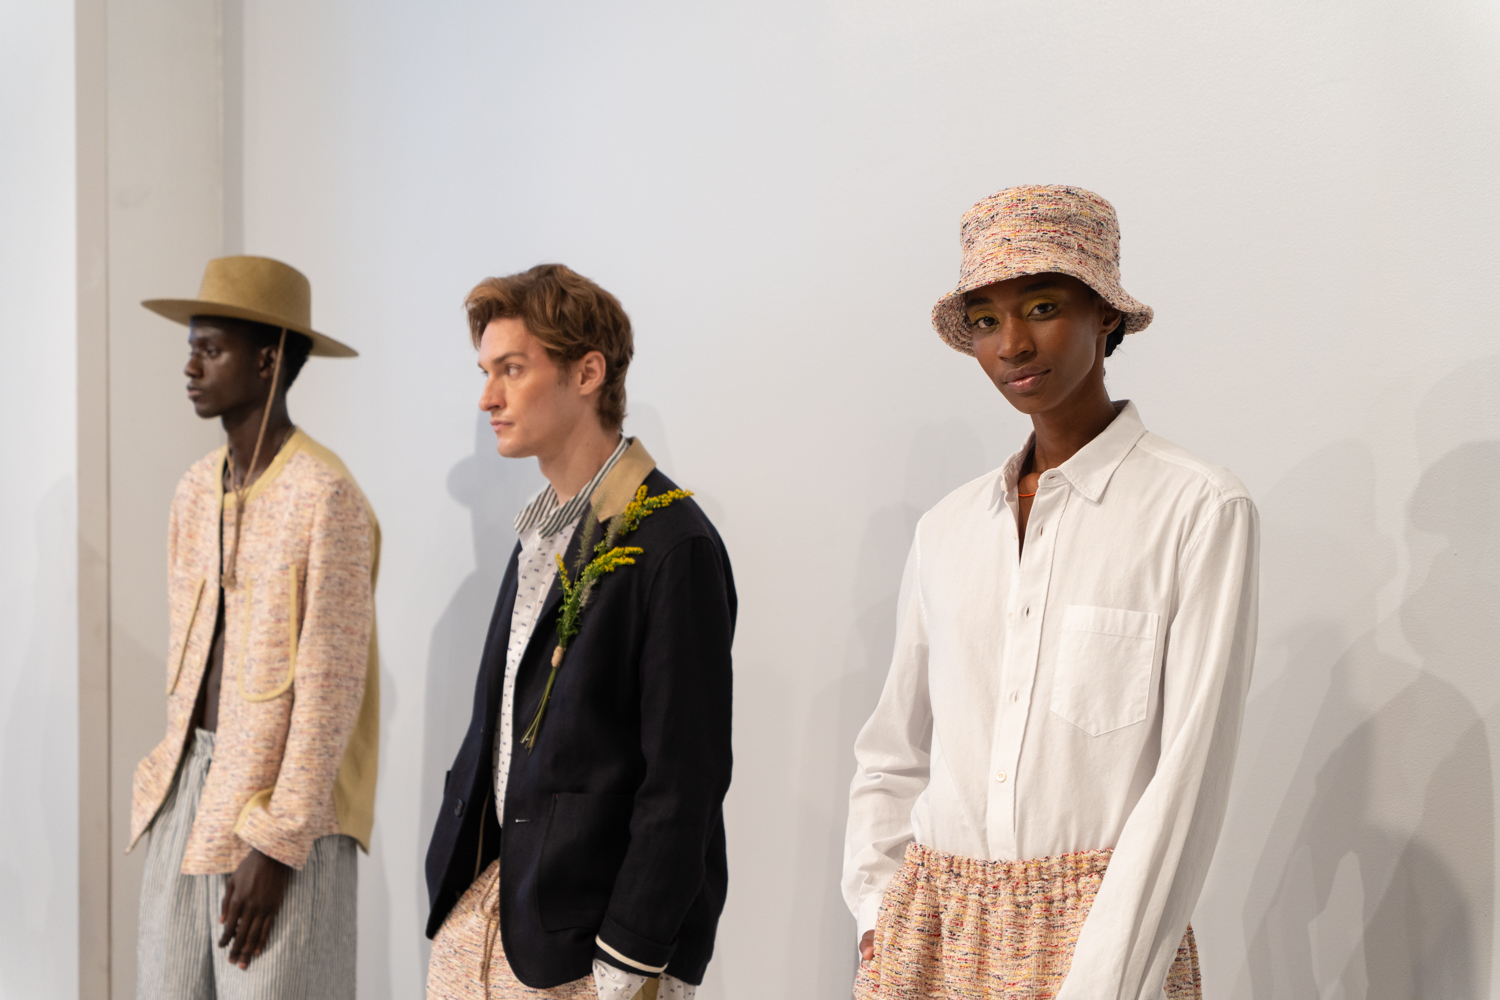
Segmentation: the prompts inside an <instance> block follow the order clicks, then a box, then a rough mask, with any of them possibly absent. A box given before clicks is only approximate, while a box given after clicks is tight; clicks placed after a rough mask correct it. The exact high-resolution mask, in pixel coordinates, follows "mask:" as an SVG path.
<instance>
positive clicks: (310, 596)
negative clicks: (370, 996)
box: [235, 484, 374, 869]
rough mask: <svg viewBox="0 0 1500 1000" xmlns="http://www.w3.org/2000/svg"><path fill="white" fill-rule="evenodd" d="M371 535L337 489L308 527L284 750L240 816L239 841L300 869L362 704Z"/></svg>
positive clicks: (355, 501)
mask: <svg viewBox="0 0 1500 1000" xmlns="http://www.w3.org/2000/svg"><path fill="white" fill-rule="evenodd" d="M373 545H374V540H373V527H372V525H371V523H370V517H369V514H368V511H367V509H366V507H365V505H364V501H363V498H362V497H361V496H360V495H359V494H358V491H357V490H355V489H353V488H351V487H350V486H348V485H347V484H340V485H339V486H338V487H336V488H335V489H334V490H332V491H331V492H330V493H329V494H327V495H326V496H325V497H324V498H323V499H322V500H321V501H320V503H319V506H318V509H317V512H316V514H315V516H314V519H313V528H312V540H311V545H310V548H309V551H308V559H307V570H306V583H305V585H304V586H303V588H302V592H303V594H304V595H305V609H304V610H303V613H302V625H301V628H300V630H298V635H297V642H296V658H295V666H294V672H293V680H294V684H293V688H292V695H293V698H294V701H293V706H292V712H291V719H290V724H289V726H288V729H287V738H286V748H285V751H284V752H283V754H282V759H281V767H280V771H279V773H278V774H277V777H276V784H275V787H274V789H273V790H272V791H271V794H270V795H269V797H265V796H264V794H263V793H262V794H261V795H257V796H256V797H254V798H252V799H251V801H250V803H249V805H248V806H247V807H246V810H245V813H244V815H243V816H242V818H241V820H240V823H239V824H238V825H237V829H236V831H235V832H236V833H238V835H239V837H240V839H242V840H243V841H245V842H246V843H247V844H249V845H250V846H251V847H254V848H255V849H257V850H259V851H260V852H261V853H262V854H266V855H268V856H270V857H273V858H275V859H276V860H278V861H281V862H283V863H285V864H288V865H291V866H292V867H293V868H298V869H300V868H301V867H302V866H303V864H304V863H305V862H306V860H307V855H308V852H309V851H311V850H312V845H313V841H314V840H315V839H316V836H317V832H318V831H315V830H313V829H312V828H311V824H312V823H313V822H315V820H316V819H317V818H318V817H320V816H322V815H323V807H324V805H325V804H326V803H327V802H328V801H329V800H330V799H331V797H332V792H333V785H334V780H335V778H336V777H337V774H338V769H339V765H340V763H341V762H342V760H343V756H344V749H345V747H346V746H347V745H348V742H349V737H350V734H351V733H352V732H353V730H354V724H355V719H356V717H357V716H358V714H359V710H360V703H361V701H362V700H363V697H364V690H365V676H366V670H367V667H368V663H369V653H370V632H371V629H372V628H373V622H374V600H373V596H372V580H371V561H372V558H373Z"/></svg>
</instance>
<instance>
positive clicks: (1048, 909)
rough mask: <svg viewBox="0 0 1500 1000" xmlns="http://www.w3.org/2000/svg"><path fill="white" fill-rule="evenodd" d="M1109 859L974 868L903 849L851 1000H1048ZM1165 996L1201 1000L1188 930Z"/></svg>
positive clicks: (925, 850) (1066, 858) (1092, 854)
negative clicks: (872, 947) (872, 952)
mask: <svg viewBox="0 0 1500 1000" xmlns="http://www.w3.org/2000/svg"><path fill="white" fill-rule="evenodd" d="M1110 853H1111V852H1109V851H1081V852H1079V853H1077V854H1063V855H1060V856H1058V857H1052V858H1038V859H1035V860H1032V861H978V860H975V859H973V858H965V857H960V856H959V855H956V854H948V853H945V852H943V851H937V850H934V849H932V848H930V847H923V846H922V845H920V844H910V845H908V846H907V848H906V861H905V863H904V864H903V865H902V866H901V869H900V871H898V872H897V873H896V877H895V878H894V879H892V880H891V884H890V885H889V886H888V887H887V888H886V891H885V897H884V898H883V899H882V900H881V903H880V915H879V917H877V918H876V923H875V957H874V958H872V959H870V960H869V961H868V962H862V963H860V967H859V974H858V976H856V978H855V981H854V996H855V1000H897V998H900V1000H960V998H962V1000H978V998H982V997H983V998H995V1000H1002V998H1003V1000H1051V998H1052V997H1055V996H1056V995H1057V991H1058V990H1059V989H1061V988H1062V984H1063V980H1064V979H1066V978H1067V975H1068V969H1069V967H1070V966H1071V965H1072V963H1073V946H1074V945H1075V944H1077V943H1078V934H1079V932H1080V931H1082V930H1083V922H1084V919H1085V918H1087V917H1088V915H1089V909H1090V908H1091V907H1092V906H1093V903H1094V897H1095V896H1096V895H1098V893H1099V886H1100V884H1101V883H1102V882H1103V881H1104V871H1105V869H1106V868H1107V867H1108V865H1109V858H1110ZM1164 995H1165V996H1166V997H1167V998H1168V1000H1201V997H1202V995H1203V994H1202V986H1201V984H1200V980H1199V975H1198V946H1197V944H1196V943H1195V942H1194V940H1193V929H1192V928H1191V927H1189V928H1188V929H1187V933H1186V934H1185V935H1183V938H1182V943H1181V944H1180V945H1179V946H1178V948H1177V957H1176V959H1175V960H1174V961H1173V963H1172V968H1171V970H1170V971H1169V972H1168V974H1167V981H1166V984H1165V986H1164Z"/></svg>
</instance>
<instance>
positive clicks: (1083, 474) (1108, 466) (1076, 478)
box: [992, 400, 1146, 504]
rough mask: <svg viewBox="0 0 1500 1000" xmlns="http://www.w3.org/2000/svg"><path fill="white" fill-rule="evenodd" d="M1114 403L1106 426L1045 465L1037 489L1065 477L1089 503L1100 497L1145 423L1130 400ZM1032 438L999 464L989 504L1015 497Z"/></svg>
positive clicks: (1143, 430) (1142, 432)
mask: <svg viewBox="0 0 1500 1000" xmlns="http://www.w3.org/2000/svg"><path fill="white" fill-rule="evenodd" d="M1115 406H1116V416H1115V419H1114V420H1112V421H1110V424H1109V426H1108V427H1106V428H1104V430H1102V431H1100V432H1099V434H1098V436H1097V437H1095V438H1094V440H1092V441H1090V442H1089V443H1088V444H1086V445H1084V446H1083V447H1082V448H1080V449H1078V452H1077V453H1076V454H1075V455H1074V456H1073V457H1072V458H1070V459H1068V460H1067V461H1066V462H1064V463H1063V464H1062V465H1059V466H1058V467H1057V468H1055V469H1048V470H1047V471H1046V472H1045V473H1044V474H1043V475H1042V481H1041V483H1040V484H1039V485H1038V487H1037V488H1038V489H1041V488H1044V487H1046V486H1048V485H1049V484H1051V483H1054V482H1057V481H1059V480H1066V481H1067V482H1068V483H1070V484H1071V485H1072V487H1073V488H1074V489H1075V490H1077V491H1078V492H1080V493H1082V494H1083V495H1084V496H1085V497H1087V498H1088V499H1089V502H1090V503H1098V502H1099V501H1100V499H1101V498H1103V496H1104V488H1105V487H1106V486H1108V485H1109V481H1110V478H1111V477H1113V476H1114V474H1115V470H1116V469H1118V468H1119V467H1120V463H1121V462H1123V461H1125V456H1126V455H1128V454H1130V451H1131V449H1133V448H1134V447H1135V445H1136V442H1137V441H1139V440H1140V439H1141V438H1142V437H1143V436H1144V435H1145V433H1146V425H1145V424H1143V423H1141V414H1140V411H1139V410H1137V409H1136V406H1135V404H1134V403H1132V402H1131V401H1130V400H1125V401H1124V402H1123V403H1117V404H1115ZM1035 441H1036V435H1035V434H1032V435H1031V436H1029V437H1028V438H1027V439H1026V444H1025V445H1023V446H1022V447H1021V450H1020V451H1018V452H1016V453H1015V454H1014V455H1012V456H1011V457H1010V458H1009V459H1008V460H1007V461H1006V463H1005V465H1004V467H1002V468H1001V470H1000V479H999V481H998V482H997V483H996V484H995V486H996V489H995V493H996V496H995V497H994V499H993V501H992V504H1000V503H1007V502H1010V501H1013V500H1015V499H1017V495H1016V482H1017V480H1019V479H1020V478H1021V467H1022V466H1023V465H1025V463H1026V456H1027V455H1028V454H1029V453H1030V452H1031V446H1032V444H1033V442H1035Z"/></svg>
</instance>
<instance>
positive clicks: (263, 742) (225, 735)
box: [127, 430, 380, 875]
mask: <svg viewBox="0 0 1500 1000" xmlns="http://www.w3.org/2000/svg"><path fill="white" fill-rule="evenodd" d="M225 456H226V449H225V448H219V449H218V450H217V451H215V452H213V453H212V454H210V455H209V456H208V457H206V458H204V459H202V460H201V461H199V462H197V463H196V464H194V465H193V467H192V468H190V469H189V470H188V471H187V474H186V475H184V476H183V477H182V481H181V482H180V483H178V484H177V493H176V496H175V497H174V498H173V500H172V513H171V519H170V523H169V527H168V533H167V547H168V560H167V565H168V568H167V588H168V606H169V614H170V623H171V643H170V646H169V647H168V649H169V652H168V654H167V664H166V667H167V670H166V691H167V732H166V736H165V737H164V738H163V739H162V741H161V743H159V744H158V745H157V747H156V749H154V750H152V751H151V753H150V754H149V755H147V756H146V758H145V759H144V760H142V761H141V762H140V764H139V766H137V767H136V771H135V782H134V795H133V798H132V801H131V807H130V847H132V848H133V847H134V846H135V844H136V843H137V841H139V840H140V837H141V834H143V833H145V831H146V830H147V829H148V828H149V827H150V825H151V821H152V819H153V818H154V817H155V816H156V813H157V810H158V809H160V808H161V804H162V802H163V801H164V800H165V799H166V797H167V794H168V792H169V791H171V788H172V781H173V778H174V776H175V774H176V772H177V766H178V763H179V761H180V760H181V758H182V754H183V750H184V748H185V745H186V742H187V740H188V739H189V738H190V736H191V734H190V733H189V732H188V727H189V726H190V725H191V724H192V718H193V708H194V706H195V704H196V703H197V700H198V688H199V685H200V684H201V683H202V681H203V677H204V674H205V672H206V669H207V666H208V654H209V647H210V646H211V644H212V643H213V636H214V622H215V619H216V617H217V616H216V608H217V606H218V600H219V575H220V572H219V571H220V558H221V557H220V531H221V530H222V531H223V540H224V543H223V548H224V549H226V550H227V549H228V547H229V545H230V544H231V540H232V538H233V537H234V504H233V502H232V500H231V502H229V503H225V494H224V486H223V482H224V480H223V469H224V461H225ZM379 560H380V526H379V524H378V523H377V522H376V520H375V514H374V512H373V511H372V510H371V509H370V505H369V503H368V502H367V501H366V500H365V496H364V494H363V493H362V492H360V489H359V487H358V486H357V485H356V484H355V482H354V479H353V478H352V477H351V476H350V475H349V471H348V470H347V469H345V468H344V464H343V463H342V462H340V461H339V460H338V458H337V456H335V455H334V454H333V453H332V452H330V451H328V449H326V448H324V447H322V446H321V445H319V444H317V443H316V442H314V441H313V440H312V439H311V438H310V437H308V436H307V435H306V434H304V433H302V431H300V430H298V431H295V432H294V433H293V434H292V436H291V437H290V438H288V439H287V442H286V443H285V444H284V445H283V446H282V448H281V450H280V452H279V453H278V454H277V455H276V458H275V459H274V460H273V461H272V462H271V465H270V466H269V467H268V468H267V469H266V471H265V472H264V473H262V474H261V476H260V478H259V479H257V480H256V481H255V483H254V484H252V486H251V488H250V490H249V491H248V494H247V497H246V502H245V511H244V515H243V520H242V523H241V527H240V548H239V556H238V563H237V566H236V571H235V572H236V578H237V583H236V586H235V587H234V588H233V589H231V590H228V591H227V592H226V593H225V595H224V598H225V600H224V673H223V682H222V685H221V687H220V693H219V722H218V732H217V734H216V736H215V740H214V759H213V764H212V765H211V766H210V768H209V772H208V778H207V780H206V781H205V783H204V786H203V796H202V799H201V801H200V803H199V806H198V813H197V818H196V819H195V820H194V822H193V829H192V833H191V834H190V836H189V839H188V845H187V851H186V853H185V855H184V856H183V862H182V871H183V874H185V875H209V874H217V873H224V872H232V871H234V869H235V868H236V867H238V865H239V863H240V862H241V861H243V860H244V858H245V856H246V855H247V854H249V853H250V848H252V847H254V848H255V849H257V850H259V851H260V852H261V853H262V854H266V855H268V856H270V857H273V858H275V859H276V860H278V861H281V862H283V863H285V864H288V865H291V866H292V867H293V868H298V869H300V868H302V866H303V865H304V864H305V863H306V860H307V855H308V852H309V851H311V850H312V845H313V841H315V840H316V839H317V838H319V837H322V836H325V835H328V834H333V833H345V834H348V835H349V836H351V837H353V838H354V839H355V840H357V841H358V842H359V843H360V845H361V846H362V847H363V848H364V849H365V850H366V851H368V850H369V842H370V828H371V825H372V824H373V822H374V802H375V772H376V753H377V745H378V737H379V729H378V727H379V717H380V695H379V663H378V655H377V651H376V642H375V603H374V589H375V576H376V573H377V571H378V569H379ZM127 849H128V848H127Z"/></svg>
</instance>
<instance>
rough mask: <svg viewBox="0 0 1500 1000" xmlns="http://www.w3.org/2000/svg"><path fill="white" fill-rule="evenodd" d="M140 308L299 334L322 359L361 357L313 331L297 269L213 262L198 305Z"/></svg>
mask: <svg viewBox="0 0 1500 1000" xmlns="http://www.w3.org/2000/svg"><path fill="white" fill-rule="evenodd" d="M141 305H143V306H145V307H146V308H147V309H150V310H151V311H152V312H154V313H156V314H157V315H159V316H165V317H166V318H167V319H170V320H173V321H175V322H178V323H182V324H187V323H191V322H192V320H193V317H194V316H225V317H228V318H230V319H248V320H254V321H255V322H257V323H265V324H268V325H270V326H279V327H282V328H283V329H286V330H292V331H294V332H296V333H300V334H302V335H303V336H305V337H307V338H309V339H310V340H311V341H312V342H313V346H312V353H313V354H315V355H318V356H320V357H327V358H354V357H358V356H359V352H358V351H356V350H355V349H354V348H352V347H350V346H349V345H348V344H341V343H339V342H338V341H337V340H334V339H333V338H332V337H330V336H328V335H327V334H324V333H319V332H318V331H316V330H314V329H313V328H312V285H311V283H309V282H308V280H307V277H306V276H305V275H304V274H303V273H302V272H301V271H299V270H297V269H296V268H295V267H292V266H291V265H290V264H283V263H282V262H281V261H279V260H272V259H271V258H270V257H218V258H215V259H214V260H211V261H209V262H208V265H207V266H206V267H204V269H203V284H202V286H201V287H200V288H199V290H198V297H197V298H196V299H147V300H146V301H144V302H142V303H141Z"/></svg>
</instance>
